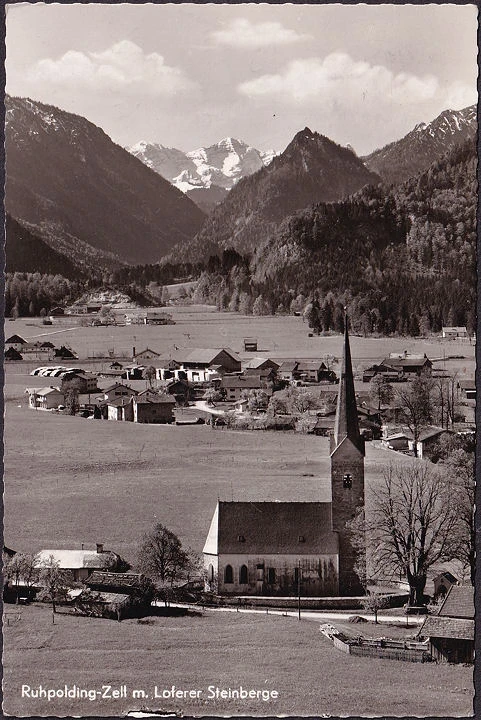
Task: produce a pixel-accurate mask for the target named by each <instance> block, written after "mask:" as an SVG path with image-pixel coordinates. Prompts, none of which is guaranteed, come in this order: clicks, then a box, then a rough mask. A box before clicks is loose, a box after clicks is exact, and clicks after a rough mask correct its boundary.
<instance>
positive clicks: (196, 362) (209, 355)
mask: <svg viewBox="0 0 481 720" xmlns="http://www.w3.org/2000/svg"><path fill="white" fill-rule="evenodd" d="M175 360H176V362H177V364H178V367H184V368H186V369H189V368H193V369H197V368H208V367H212V366H213V365H219V367H220V368H221V369H222V371H223V372H230V373H232V372H240V371H241V360H240V358H239V356H238V355H237V354H236V353H235V352H234V351H233V350H231V349H230V348H197V349H195V350H191V351H190V352H186V354H185V355H184V354H178V355H176V357H175Z"/></svg>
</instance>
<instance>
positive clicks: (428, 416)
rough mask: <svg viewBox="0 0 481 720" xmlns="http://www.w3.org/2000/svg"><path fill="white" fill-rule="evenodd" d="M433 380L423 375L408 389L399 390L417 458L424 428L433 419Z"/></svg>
mask: <svg viewBox="0 0 481 720" xmlns="http://www.w3.org/2000/svg"><path fill="white" fill-rule="evenodd" d="M432 394H433V380H432V378H431V377H430V375H428V374H426V373H423V374H421V375H419V376H416V377H415V378H414V380H412V381H411V383H410V384H409V385H408V386H407V387H406V388H402V389H401V390H398V393H397V397H398V401H399V403H400V405H401V408H402V411H403V415H404V421H405V423H406V425H407V426H408V428H409V429H410V430H411V432H412V435H413V447H414V455H415V456H416V457H417V444H418V440H419V437H420V435H421V433H422V431H423V429H424V428H426V427H427V426H428V425H429V424H430V423H431V422H432V419H433V399H432Z"/></svg>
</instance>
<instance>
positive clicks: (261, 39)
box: [211, 18, 311, 48]
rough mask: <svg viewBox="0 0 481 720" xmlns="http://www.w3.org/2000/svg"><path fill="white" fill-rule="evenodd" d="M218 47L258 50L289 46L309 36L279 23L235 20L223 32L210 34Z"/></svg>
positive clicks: (309, 37) (217, 31) (243, 19)
mask: <svg viewBox="0 0 481 720" xmlns="http://www.w3.org/2000/svg"><path fill="white" fill-rule="evenodd" d="M211 38H212V39H213V40H214V42H216V43H217V44H218V45H229V46H231V47H237V48H260V47H268V46H269V45H291V44H292V43H296V42H300V41H302V40H310V39H311V36H310V35H299V34H298V33H297V32H296V31H295V30H290V29H289V28H285V27H283V25H282V24H281V23H280V22H261V23H257V24H256V23H252V22H251V21H250V20H247V19H246V18H236V19H235V20H231V21H230V22H229V23H227V24H226V25H225V27H224V29H223V30H216V31H214V32H212V33H211Z"/></svg>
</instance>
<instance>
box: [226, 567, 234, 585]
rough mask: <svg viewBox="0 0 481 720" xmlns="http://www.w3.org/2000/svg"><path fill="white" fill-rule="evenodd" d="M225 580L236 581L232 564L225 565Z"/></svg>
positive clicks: (227, 581)
mask: <svg viewBox="0 0 481 720" xmlns="http://www.w3.org/2000/svg"><path fill="white" fill-rule="evenodd" d="M224 582H225V583H233V582H234V572H233V570H232V565H226V566H225V570H224Z"/></svg>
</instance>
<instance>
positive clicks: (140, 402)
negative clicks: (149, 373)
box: [130, 390, 176, 424]
mask: <svg viewBox="0 0 481 720" xmlns="http://www.w3.org/2000/svg"><path fill="white" fill-rule="evenodd" d="M130 402H131V403H132V408H133V421H134V422H137V423H156V424H157V423H171V422H173V421H174V407H175V405H176V403H175V398H174V397H173V396H172V395H168V394H167V393H157V392H154V391H153V390H144V391H143V392H141V393H139V394H138V395H133V396H132V398H131V400H130Z"/></svg>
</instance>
